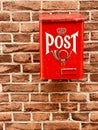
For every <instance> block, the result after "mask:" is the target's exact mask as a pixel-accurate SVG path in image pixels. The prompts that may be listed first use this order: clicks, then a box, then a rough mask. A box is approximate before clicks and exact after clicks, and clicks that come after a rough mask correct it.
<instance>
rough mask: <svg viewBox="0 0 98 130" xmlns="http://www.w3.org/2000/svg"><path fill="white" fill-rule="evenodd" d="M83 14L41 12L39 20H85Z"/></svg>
mask: <svg viewBox="0 0 98 130" xmlns="http://www.w3.org/2000/svg"><path fill="white" fill-rule="evenodd" d="M84 19H85V18H84V15H82V14H78V13H77V14H41V15H40V17H39V20H40V21H42V22H72V21H76V22H77V21H84Z"/></svg>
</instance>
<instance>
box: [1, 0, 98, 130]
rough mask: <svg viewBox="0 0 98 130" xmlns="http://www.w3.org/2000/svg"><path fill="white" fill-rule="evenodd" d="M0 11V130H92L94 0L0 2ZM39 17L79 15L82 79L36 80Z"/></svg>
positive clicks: (97, 20)
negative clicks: (80, 16)
mask: <svg viewBox="0 0 98 130" xmlns="http://www.w3.org/2000/svg"><path fill="white" fill-rule="evenodd" d="M0 10H1V11H0V130H98V0H35V1H34V0H25V1H24V0H1V1H0ZM42 12H45V13H50V12H52V13H83V14H84V15H85V26H84V28H85V31H84V44H85V45H84V47H85V49H84V79H82V80H77V81H71V80H70V81H50V80H49V81H41V80H40V76H39V72H40V66H39V64H40V62H39V26H38V25H39V24H38V23H39V21H38V17H39V14H40V13H42Z"/></svg>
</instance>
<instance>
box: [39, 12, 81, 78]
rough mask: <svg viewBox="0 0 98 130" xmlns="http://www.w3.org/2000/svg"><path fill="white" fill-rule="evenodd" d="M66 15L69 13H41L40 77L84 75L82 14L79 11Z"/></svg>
mask: <svg viewBox="0 0 98 130" xmlns="http://www.w3.org/2000/svg"><path fill="white" fill-rule="evenodd" d="M58 15H59V16H58ZM60 15H61V19H60ZM56 16H57V19H55V17H56ZM68 16H69V15H68V14H65V15H64V14H53V15H49V14H43V15H41V16H40V59H41V78H42V79H80V78H82V77H83V16H82V15H80V14H79V15H78V14H71V15H70V17H68ZM67 17H68V19H67Z"/></svg>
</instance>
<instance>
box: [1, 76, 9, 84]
mask: <svg viewBox="0 0 98 130" xmlns="http://www.w3.org/2000/svg"><path fill="white" fill-rule="evenodd" d="M8 82H10V75H0V83H8Z"/></svg>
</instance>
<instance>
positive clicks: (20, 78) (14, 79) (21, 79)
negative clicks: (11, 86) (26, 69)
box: [12, 74, 29, 83]
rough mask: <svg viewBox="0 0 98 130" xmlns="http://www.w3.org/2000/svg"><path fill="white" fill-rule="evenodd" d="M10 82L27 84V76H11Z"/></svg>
mask: <svg viewBox="0 0 98 130" xmlns="http://www.w3.org/2000/svg"><path fill="white" fill-rule="evenodd" d="M12 82H16V83H17V82H29V75H26V74H23V75H18V74H17V75H15V74H13V75H12Z"/></svg>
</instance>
